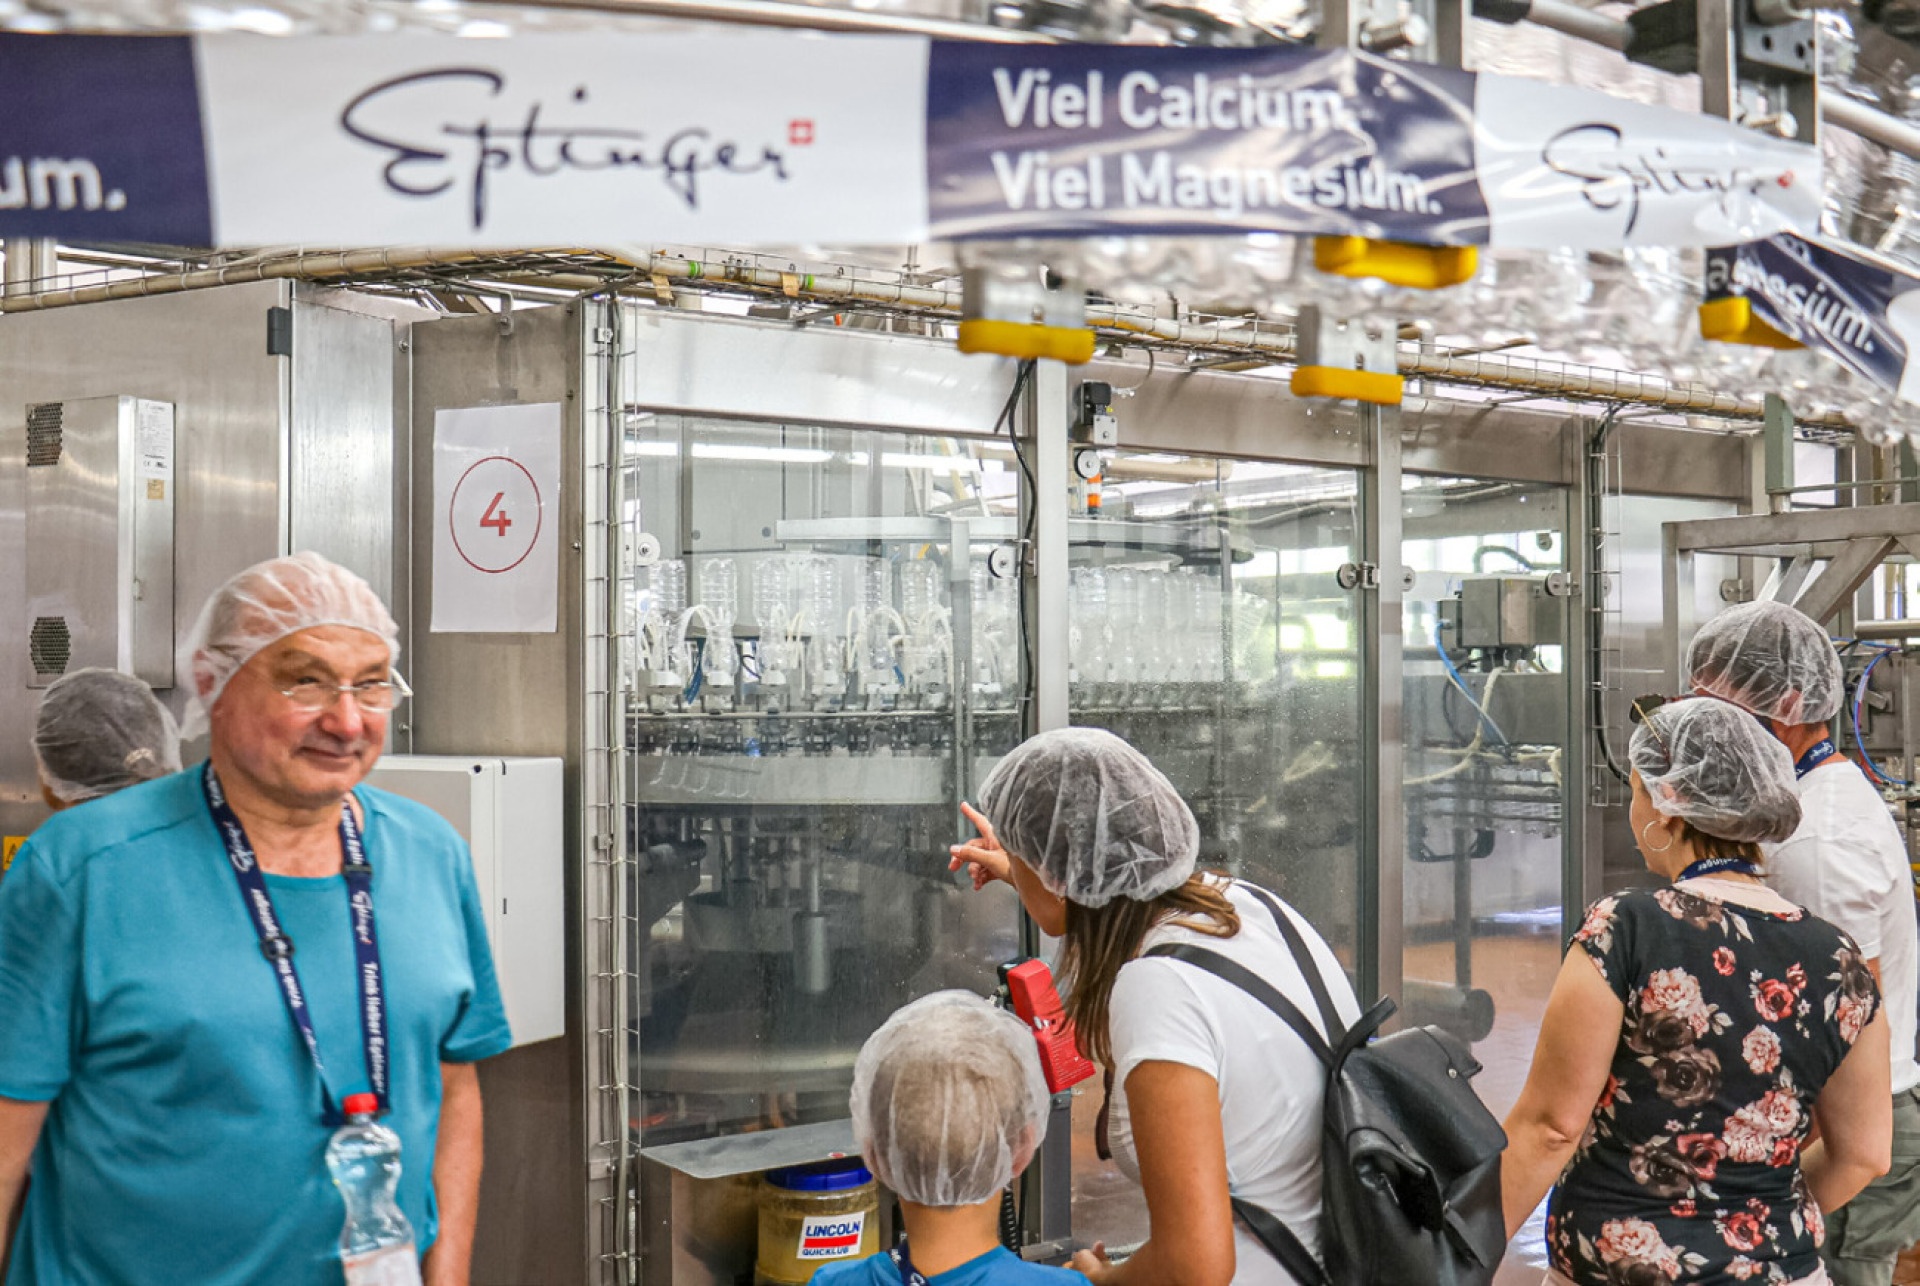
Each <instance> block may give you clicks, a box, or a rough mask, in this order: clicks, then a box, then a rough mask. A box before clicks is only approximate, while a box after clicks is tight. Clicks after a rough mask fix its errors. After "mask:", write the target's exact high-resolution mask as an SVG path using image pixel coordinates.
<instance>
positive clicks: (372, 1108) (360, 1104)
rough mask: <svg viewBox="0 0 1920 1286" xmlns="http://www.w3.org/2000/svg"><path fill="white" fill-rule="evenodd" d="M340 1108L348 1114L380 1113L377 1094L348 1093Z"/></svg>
mask: <svg viewBox="0 0 1920 1286" xmlns="http://www.w3.org/2000/svg"><path fill="white" fill-rule="evenodd" d="M340 1110H341V1111H342V1112H344V1113H346V1114H347V1115H348V1116H378V1115H379V1114H380V1096H379V1095H377V1094H349V1095H347V1101H346V1102H344V1103H342V1104H341V1105H340Z"/></svg>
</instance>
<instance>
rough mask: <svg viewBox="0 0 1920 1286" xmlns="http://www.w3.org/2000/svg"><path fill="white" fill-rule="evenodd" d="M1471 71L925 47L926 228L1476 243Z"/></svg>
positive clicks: (1199, 55) (1141, 51)
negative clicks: (928, 60) (929, 54)
mask: <svg viewBox="0 0 1920 1286" xmlns="http://www.w3.org/2000/svg"><path fill="white" fill-rule="evenodd" d="M1473 81H1474V78H1473V76H1472V75H1471V74H1469V73H1467V72H1462V71H1451V70H1447V69H1445V68H1440V67H1423V66H1420V65H1417V64H1412V63H1401V62H1389V61H1388V60H1386V59H1384V58H1375V57H1371V56H1369V55H1364V54H1363V55H1354V54H1348V53H1343V52H1326V53H1314V52H1310V51H1305V50H1287V49H1281V50H1272V49H1266V50H1254V49H1184V48H1150V47H1138V46H1124V45H1060V46H1012V47H1009V46H998V45H970V44H959V43H947V42H943V43H940V44H937V45H935V46H934V49H933V59H932V64H931V66H930V68H929V70H928V78H927V103H928V109H927V171H928V180H929V205H930V213H931V216H932V222H933V235H934V236H935V237H941V238H946V237H978V236H993V237H1004V236H1020V235H1057V234H1063V233H1066V234H1072V233H1079V234H1112V233H1117V232H1150V233H1161V234H1180V233H1206V232H1249V231H1287V232H1303V233H1329V234H1334V233H1338V234H1357V235H1360V236H1375V237H1392V238H1398V239H1401V240H1410V241H1425V242H1430V243H1436V244H1439V243H1445V244H1462V243H1465V244H1473V243H1481V242H1484V241H1485V240H1486V239H1487V236H1486V234H1487V207H1486V202H1485V201H1484V200H1482V198H1481V195H1480V187H1479V184H1478V183H1477V182H1476V181H1475V178H1474V173H1473Z"/></svg>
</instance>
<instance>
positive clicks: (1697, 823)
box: [1627, 697, 1800, 844]
mask: <svg viewBox="0 0 1920 1286" xmlns="http://www.w3.org/2000/svg"><path fill="white" fill-rule="evenodd" d="M1627 754H1628V757H1629V758H1630V759H1631V760H1632V762H1633V767H1634V769H1635V771H1637V772H1638V773H1639V774H1640V780H1641V782H1642V783H1643V784H1644V785H1645V786H1646V788H1647V794H1648V795H1649V796H1650V797H1651V798H1652V800H1653V806H1654V808H1655V809H1656V810H1658V811H1659V812H1661V813H1663V814H1665V815H1666V816H1668V817H1678V818H1681V819H1683V820H1685V821H1687V822H1689V823H1691V824H1692V825H1693V827H1694V828H1695V829H1696V830H1700V831H1703V832H1705V833H1706V834H1708V835H1714V836H1718V837H1719V838H1721V839H1728V840H1734V841H1736V842H1739V843H1751V844H1777V843H1779V842H1780V841H1782V840H1784V839H1786V838H1787V837H1788V836H1790V835H1792V834H1793V832H1794V831H1795V830H1796V829H1797V828H1798V827H1799V825H1800V792H1799V789H1798V787H1797V786H1796V785H1795V783H1794V778H1793V757H1792V756H1791V755H1789V754H1788V753H1787V748H1786V747H1785V746H1783V745H1781V744H1780V742H1779V741H1778V740H1777V739H1776V738H1775V737H1774V736H1773V735H1772V734H1771V733H1769V732H1768V731H1767V730H1766V729H1765V728H1763V727H1761V726H1760V724H1759V722H1758V721H1757V720H1756V719H1754V717H1753V716H1752V715H1750V714H1748V713H1746V712H1745V711H1744V710H1741V709H1739V708H1738V707H1736V706H1732V705H1729V704H1728V703H1726V702H1725V701H1715V700H1713V699H1712V698H1710V697H1696V698H1694V699H1693V700H1690V701H1669V702H1668V703H1667V704H1666V705H1663V706H1661V707H1660V708H1659V709H1657V710H1655V711H1653V713H1651V714H1649V715H1648V716H1647V718H1646V720H1645V721H1644V722H1643V723H1642V724H1641V725H1640V726H1639V728H1637V729H1635V730H1634V734H1633V744H1632V745H1631V746H1630V747H1629V748H1628V751H1627Z"/></svg>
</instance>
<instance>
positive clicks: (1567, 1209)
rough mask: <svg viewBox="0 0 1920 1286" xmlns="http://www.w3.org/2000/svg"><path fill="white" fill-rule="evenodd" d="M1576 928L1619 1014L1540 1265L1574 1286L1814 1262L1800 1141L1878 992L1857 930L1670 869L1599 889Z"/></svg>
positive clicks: (1618, 1285)
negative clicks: (1643, 886)
mask: <svg viewBox="0 0 1920 1286" xmlns="http://www.w3.org/2000/svg"><path fill="white" fill-rule="evenodd" d="M1574 942H1575V943H1576V944H1577V945H1578V946H1580V947H1581V948H1583V949H1584V950H1585V951H1586V952H1587V954H1588V955H1589V956H1590V957H1591V958H1592V959H1593V961H1594V963H1595V964H1596V965H1598V966H1599V968H1600V972H1601V973H1602V975H1603V976H1604V977H1605V978H1606V980H1607V982H1608V984H1609V985H1610V986H1611V987H1612V988H1613V992H1614V994H1615V995H1617V996H1619V997H1620V1000H1621V1003H1622V1004H1624V1005H1625V1006H1626V1019H1625V1022H1624V1024H1623V1025H1622V1028H1621V1032H1620V1044H1619V1047H1618V1048H1617V1049H1616V1051H1615V1053H1614V1057H1613V1067H1612V1069H1611V1074H1610V1075H1609V1076H1608V1078H1607V1083H1606V1088H1605V1090H1604V1091H1602V1093H1601V1095H1600V1100H1599V1102H1598V1104H1596V1105H1595V1108H1594V1112H1593V1118H1592V1120H1591V1121H1589V1122H1588V1125H1587V1131H1586V1136H1585V1137H1584V1138H1583V1139H1582V1140H1581V1141H1580V1146H1579V1149H1578V1150H1577V1151H1576V1152H1575V1153H1574V1157H1573V1160H1572V1161H1571V1162H1569V1163H1568V1165H1567V1168H1566V1170H1565V1172H1564V1173H1562V1174H1561V1176H1560V1182H1559V1184H1558V1185H1557V1186H1556V1187H1555V1188H1554V1192H1553V1197H1552V1202H1551V1204H1550V1205H1549V1207H1548V1219H1547V1247H1548V1251H1549V1253H1550V1255H1551V1256H1552V1261H1553V1266H1554V1268H1555V1270H1556V1271H1558V1272H1559V1273H1561V1274H1563V1275H1565V1276H1566V1277H1569V1278H1571V1279H1572V1280H1573V1281H1574V1282H1576V1283H1578V1284H1579V1286H1670V1284H1672V1283H1677V1282H1698V1283H1714V1284H1715V1286H1718V1284H1720V1283H1749V1282H1750V1283H1784V1282H1793V1281H1797V1280H1799V1279H1800V1278H1802V1277H1806V1276H1809V1275H1811V1274H1812V1273H1814V1272H1815V1271H1816V1270H1817V1269H1818V1268H1819V1266H1820V1260H1819V1255H1818V1253H1817V1248H1818V1247H1819V1245H1820V1243H1821V1241H1822V1240H1823V1239H1824V1237H1825V1233H1824V1230H1823V1227H1822V1224H1821V1219H1820V1208H1819V1206H1818V1205H1817V1204H1816V1203H1815V1202H1814V1200H1813V1197H1812V1195H1811V1194H1810V1193H1809V1192H1808V1191H1807V1186H1806V1182H1805V1180H1804V1179H1803V1178H1802V1176H1801V1173H1800V1147H1801V1144H1802V1143H1804V1142H1805V1141H1806V1137H1807V1133H1808V1130H1809V1129H1810V1127H1811V1125H1812V1108H1813V1103H1814V1100H1815V1099H1816V1098H1817V1097H1819V1094H1820V1089H1821V1087H1822V1086H1823V1085H1825V1084H1826V1082H1827V1078H1828V1077H1830V1076H1832V1075H1833V1073H1834V1072H1835V1071H1836V1070H1837V1069H1838V1068H1839V1066H1840V1063H1841V1060H1842V1059H1844V1058H1845V1057H1846V1055H1847V1051H1848V1050H1849V1049H1851V1048H1852V1046H1853V1042H1854V1040H1855V1039H1856V1038H1858V1036H1859V1035H1860V1032H1861V1030H1862V1029H1863V1028H1865V1027H1866V1025H1867V1023H1868V1021H1869V1020H1871V1019H1872V1017H1873V1014H1874V1010H1875V1009H1876V1008H1877V1007H1878V1005H1879V1003H1880V997H1879V991H1878V989H1877V988H1876V987H1875V985H1874V981H1873V975H1872V973H1871V972H1870V971H1869V970H1868V969H1867V966H1866V961H1865V960H1864V959H1863V958H1862V957H1861V955H1860V950H1859V948H1858V947H1857V946H1855V945H1854V943H1853V940H1852V939H1850V938H1848V937H1847V935H1846V934H1844V933H1842V932H1841V931H1840V930H1839V929H1837V928H1835V927H1834V926H1832V925H1831V924H1828V923H1827V922H1826V921H1824V920H1820V919H1817V918H1815V917H1814V916H1812V915H1809V914H1807V913H1806V912H1804V911H1800V910H1795V911H1793V912H1791V913H1787V914H1775V913H1770V912H1766V911H1758V910H1755V909H1753V908H1751V907H1744V906H1737V905H1734V904H1732V903H1727V902H1719V901H1715V900H1713V899H1711V898H1707V897H1703V896H1701V895H1699V894H1698V893H1693V892H1689V891H1687V890H1686V889H1684V888H1678V887H1676V888H1666V889H1660V890H1658V891H1653V892H1634V893H1625V894H1621V895H1619V896H1617V897H1609V898H1602V899H1601V900H1600V901H1599V902H1597V903H1595V904H1594V906H1593V907H1592V909H1591V910H1589V911H1588V913H1587V918H1586V923H1585V924H1584V925H1582V926H1581V929H1580V931H1579V933H1577V934H1575V935H1574Z"/></svg>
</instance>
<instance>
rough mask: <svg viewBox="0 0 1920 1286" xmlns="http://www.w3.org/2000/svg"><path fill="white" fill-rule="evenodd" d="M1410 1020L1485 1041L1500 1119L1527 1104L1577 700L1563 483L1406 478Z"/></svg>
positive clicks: (1556, 949)
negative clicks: (1524, 1095)
mask: <svg viewBox="0 0 1920 1286" xmlns="http://www.w3.org/2000/svg"><path fill="white" fill-rule="evenodd" d="M1402 499H1403V502H1404V514H1405V523H1406V528H1405V534H1404V544H1403V546H1402V559H1403V562H1404V563H1405V565H1406V566H1407V567H1408V568H1410V569H1412V571H1413V572H1414V585H1413V588H1412V589H1411V590H1410V591H1409V592H1408V593H1407V596H1406V608H1405V614H1404V617H1403V627H1404V629H1405V631H1406V633H1405V638H1404V648H1405V652H1404V665H1405V681H1404V695H1405V725H1404V726H1405V738H1406V740H1405V745H1406V757H1405V767H1406V780H1405V799H1406V826H1407V864H1406V881H1405V896H1406V905H1405V912H1406V914H1405V924H1406V946H1405V976H1406V981H1405V985H1404V987H1403V989H1402V995H1401V1003H1402V1010H1403V1012H1404V1014H1405V1016H1406V1020H1407V1021H1408V1022H1412V1023H1435V1024H1438V1025H1440V1026H1442V1027H1445V1028H1447V1029H1449V1030H1451V1031H1453V1032H1455V1033H1456V1034H1458V1035H1460V1036H1461V1037H1463V1038H1464V1039H1467V1040H1469V1041H1472V1042H1474V1043H1475V1044H1476V1045H1477V1047H1478V1048H1477V1057H1478V1058H1479V1060H1480V1062H1481V1063H1482V1064H1483V1065H1484V1066H1485V1068H1486V1070H1485V1071H1483V1072H1482V1073H1481V1074H1480V1076H1479V1078H1478V1079H1477V1080H1476V1081H1475V1082H1474V1084H1475V1087H1476V1088H1477V1089H1478V1090H1479V1091H1480V1095H1481V1097H1482V1098H1484V1099H1485V1100H1486V1101H1487V1104H1488V1106H1490V1107H1491V1108H1492V1109H1493V1110H1494V1112H1495V1113H1497V1114H1500V1115H1504V1114H1505V1113H1506V1111H1507V1110H1508V1109H1509V1108H1510V1107H1511V1106H1512V1105H1513V1101H1514V1099H1515V1098H1517V1097H1518V1095H1519V1092H1520V1087H1521V1085H1522V1084H1523V1083H1524V1082H1525V1080H1526V1074H1527V1068H1528V1066H1529V1065H1530V1063H1531V1061H1532V1057H1533V1046H1534V1040H1535V1037H1536V1035H1537V1033H1538V1030H1539V1023H1540V1017H1541V1015H1542V1014H1543V1013H1544V1012H1545V1009H1546V1000H1547V994H1548V993H1549V992H1550V991H1551V990H1552V987H1553V979H1554V976H1555V974H1556V973H1557V972H1558V970H1559V964H1560V941H1561V940H1560V920H1561V862H1562V834H1561V829H1562V823H1563V818H1564V814H1565V809H1564V799H1565V794H1566V791H1565V785H1564V783H1563V780H1562V773H1561V764H1562V761H1563V758H1564V756H1565V752H1566V744H1567V711H1568V703H1569V694H1568V690H1567V678H1566V676H1565V648H1566V638H1567V636H1566V630H1567V624H1568V617H1569V612H1568V606H1567V604H1568V600H1567V599H1566V598H1564V597H1559V596H1557V595H1556V594H1554V593H1552V592H1550V591H1549V577H1550V575H1551V574H1552V573H1553V572H1555V571H1557V570H1559V569H1560V568H1561V567H1562V566H1563V565H1564V551H1565V548H1566V531H1567V503H1568V502H1567V496H1566V493H1565V492H1564V491H1563V490H1562V489H1560V488H1557V487H1543V486H1534V485H1531V484H1523V483H1512V482H1489V481H1479V480H1471V479H1462V478H1415V477H1409V478H1407V480H1406V483H1405V490H1404V493H1403V497H1402Z"/></svg>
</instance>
